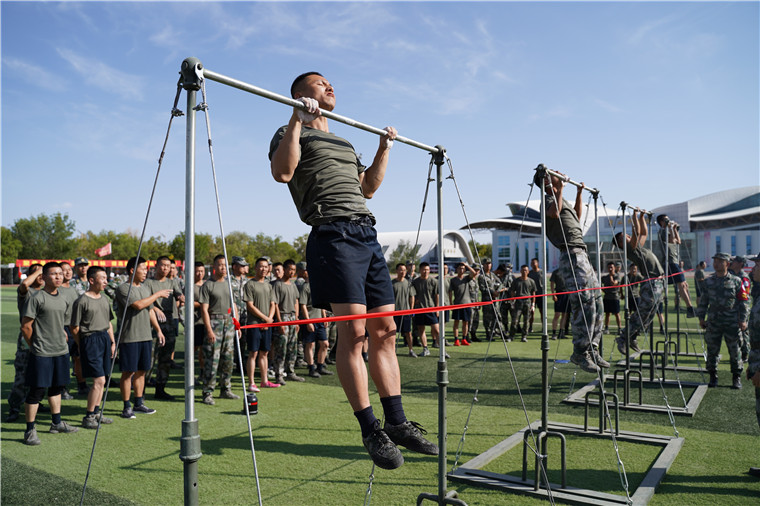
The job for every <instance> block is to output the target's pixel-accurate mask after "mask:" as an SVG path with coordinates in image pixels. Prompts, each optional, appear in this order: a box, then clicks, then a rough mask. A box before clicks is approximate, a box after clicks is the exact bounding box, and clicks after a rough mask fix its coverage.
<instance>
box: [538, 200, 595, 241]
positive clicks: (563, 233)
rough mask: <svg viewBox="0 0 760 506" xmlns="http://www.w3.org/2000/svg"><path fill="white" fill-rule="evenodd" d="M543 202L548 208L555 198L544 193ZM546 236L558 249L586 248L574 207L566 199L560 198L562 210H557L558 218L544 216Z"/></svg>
mask: <svg viewBox="0 0 760 506" xmlns="http://www.w3.org/2000/svg"><path fill="white" fill-rule="evenodd" d="M545 202H546V204H545V205H546V209H549V207H551V205H552V204H554V202H555V199H554V197H553V196H551V195H546V200H545ZM546 237H547V238H548V239H549V240H550V241H551V243H552V244H553V245H554V246H556V247H557V248H559V250H560V251H565V250H566V249H568V248H583V249H584V250H585V249H586V243H585V242H583V229H582V228H581V222H580V220H579V219H578V215H577V214H575V208H574V207H573V206H572V205H571V204H570V202H568V201H567V200H565V199H562V211H560V212H559V218H550V217H549V216H547V217H546Z"/></svg>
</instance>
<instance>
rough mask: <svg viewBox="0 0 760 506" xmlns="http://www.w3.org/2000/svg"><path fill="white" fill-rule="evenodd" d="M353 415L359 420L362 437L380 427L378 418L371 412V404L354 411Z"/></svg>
mask: <svg viewBox="0 0 760 506" xmlns="http://www.w3.org/2000/svg"><path fill="white" fill-rule="evenodd" d="M354 416H355V417H356V419H357V420H359V426H361V428H362V437H367V436H369V435H370V434H372V432H373V431H375V430H377V429H378V428H379V427H380V420H378V419H377V418H376V417H375V414H374V413H373V412H372V406H367V407H366V408H364V409H362V410H361V411H354Z"/></svg>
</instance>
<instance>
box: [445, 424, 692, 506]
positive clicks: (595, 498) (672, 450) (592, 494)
mask: <svg viewBox="0 0 760 506" xmlns="http://www.w3.org/2000/svg"><path fill="white" fill-rule="evenodd" d="M540 427H541V422H540V421H536V422H533V423H532V424H531V425H530V429H531V430H533V431H538V430H539V429H540ZM547 429H548V430H550V431H556V432H561V433H563V434H570V435H574V436H589V437H596V438H600V437H601V438H610V435H609V432H606V433H604V434H600V433H599V432H598V431H592V428H591V427H589V430H588V431H585V430H584V429H583V426H581V425H572V424H565V423H554V422H548V424H547ZM527 430H528V427H525V428H524V429H522V430H521V431H519V432H517V433H516V434H513V435H511V436H510V437H508V438H507V439H505V440H503V441H502V442H500V443H499V444H497V445H496V446H494V447H492V448H490V449H489V450H487V451H486V452H484V453H482V454H480V455H478V456H477V457H475V458H473V459H472V460H470V461H468V462H465V463H464V464H462V465H461V466H460V467H458V468H457V469H455V470H454V471H452V472H451V473H449V474H448V475H447V476H448V478H449V479H450V480H452V481H456V482H460V483H466V484H470V485H474V486H478V487H487V488H493V489H497V490H503V491H505V492H512V493H517V494H524V495H530V496H534V497H539V498H544V499H548V498H549V491H548V490H547V489H546V488H545V486H544V488H539V489H538V490H535V489H534V483H535V482H534V481H533V480H530V479H528V480H524V481H523V480H522V479H521V478H520V477H516V476H512V475H508V474H499V473H493V472H489V471H481V468H482V467H484V466H485V465H486V464H488V463H490V462H491V461H493V460H494V459H496V458H497V457H499V456H501V455H503V454H504V453H506V452H507V451H509V450H510V449H512V448H514V447H515V446H518V445H521V444H522V443H523V435H524V434H525V432H526V431H527ZM616 438H617V440H618V441H628V442H640V443H643V444H648V445H659V446H662V447H663V450H662V451H661V452H660V454H659V456H658V457H657V459H656V460H655V462H654V463H653V464H652V466H651V467H650V469H649V472H647V474H646V476H644V479H643V480H642V482H641V484H640V485H639V486H638V488H637V489H636V491H635V492H634V493H633V494H632V495H631V500H632V501H633V504H634V505H637V506H638V505H645V504H647V503H648V502H649V501H650V500H651V498H652V496H653V495H654V492H655V489H656V488H657V486H658V485H659V484H660V482H661V481H662V479H663V478H664V477H665V474H666V473H667V472H668V469H670V466H671V465H672V464H673V462H674V461H675V458H676V457H677V456H678V452H679V451H680V450H681V446H683V443H684V439H683V438H681V437H673V436H661V435H657V434H646V433H641V432H628V431H620V434H619V435H617V436H616ZM549 489H550V490H551V497H552V498H553V500H554V501H557V502H563V503H568V504H594V505H600V506H615V505H623V504H627V499H626V497H625V495H616V494H608V493H603V492H597V491H595V490H589V489H583V488H576V487H565V488H561V487H560V485H557V484H553V483H550V484H549Z"/></svg>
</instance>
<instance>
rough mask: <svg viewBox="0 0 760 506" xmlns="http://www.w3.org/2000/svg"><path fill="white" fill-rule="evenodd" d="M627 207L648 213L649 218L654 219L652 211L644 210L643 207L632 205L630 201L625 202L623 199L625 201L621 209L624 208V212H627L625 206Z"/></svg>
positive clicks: (621, 204)
mask: <svg viewBox="0 0 760 506" xmlns="http://www.w3.org/2000/svg"><path fill="white" fill-rule="evenodd" d="M626 207H628V208H631V209H633V210H634V211H638V212H640V213H642V214H646V215H647V216H649V220H650V221H651V220H652V211H644V210H642V209H641V208H639V207H636V206H632V205H631V204H629V203H628V202H625V201H623V202H621V203H620V209H622V210H623V212H625V208H626Z"/></svg>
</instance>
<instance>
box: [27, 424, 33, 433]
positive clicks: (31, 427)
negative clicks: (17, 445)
mask: <svg viewBox="0 0 760 506" xmlns="http://www.w3.org/2000/svg"><path fill="white" fill-rule="evenodd" d="M34 424H35V422H26V431H27V432H29V431H30V430H32V429H33V428H34Z"/></svg>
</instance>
